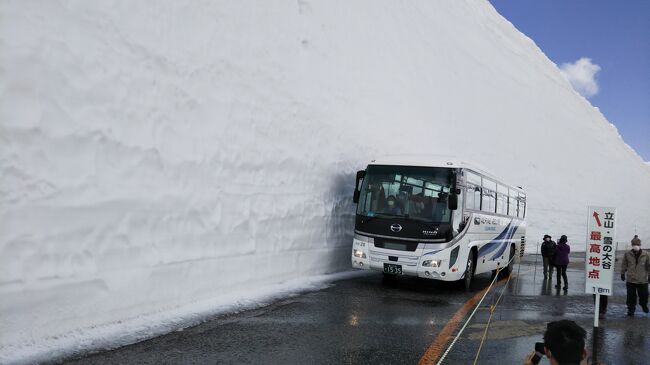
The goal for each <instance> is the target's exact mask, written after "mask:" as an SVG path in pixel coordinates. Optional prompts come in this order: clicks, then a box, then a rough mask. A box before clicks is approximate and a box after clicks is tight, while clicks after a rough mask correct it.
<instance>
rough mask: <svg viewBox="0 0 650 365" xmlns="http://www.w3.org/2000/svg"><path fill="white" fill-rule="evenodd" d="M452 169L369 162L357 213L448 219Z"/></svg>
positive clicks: (439, 221) (442, 220)
mask: <svg viewBox="0 0 650 365" xmlns="http://www.w3.org/2000/svg"><path fill="white" fill-rule="evenodd" d="M451 178H452V169H449V168H444V167H415V166H382V165H370V166H368V169H367V170H366V176H365V178H364V179H363V186H362V188H361V195H360V199H359V204H358V206H357V214H359V215H363V216H367V217H385V218H389V217H400V218H407V219H413V220H418V221H422V222H427V223H449V222H450V220H451V211H450V210H449V208H448V207H447V198H448V196H449V192H450V190H451V183H452V179H451Z"/></svg>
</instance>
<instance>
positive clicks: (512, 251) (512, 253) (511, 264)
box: [503, 246, 515, 275]
mask: <svg viewBox="0 0 650 365" xmlns="http://www.w3.org/2000/svg"><path fill="white" fill-rule="evenodd" d="M513 257H515V246H510V256H508V266H506V267H505V268H504V269H503V271H505V273H506V275H510V274H512V271H513V268H514V267H515V260H514V259H513Z"/></svg>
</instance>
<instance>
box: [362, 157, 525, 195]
mask: <svg viewBox="0 0 650 365" xmlns="http://www.w3.org/2000/svg"><path fill="white" fill-rule="evenodd" d="M369 165H396V166H419V167H447V168H461V169H469V170H472V171H475V172H478V173H480V174H481V175H483V176H485V177H488V178H490V179H492V180H494V181H498V182H501V183H503V184H505V185H508V186H510V187H511V188H513V189H516V190H520V191H521V192H523V191H524V189H523V188H521V187H518V186H516V185H511V184H508V183H506V182H504V181H502V180H501V179H498V178H497V177H495V176H494V175H493V174H491V173H490V172H488V171H487V170H485V169H483V168H481V167H479V165H478V164H476V163H473V162H469V161H467V160H461V159H459V158H458V157H451V156H441V155H388V156H382V157H378V158H376V159H373V160H371V161H370V163H369Z"/></svg>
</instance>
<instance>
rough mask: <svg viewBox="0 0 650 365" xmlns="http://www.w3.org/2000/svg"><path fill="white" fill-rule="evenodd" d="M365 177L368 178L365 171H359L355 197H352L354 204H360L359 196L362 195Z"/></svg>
mask: <svg viewBox="0 0 650 365" xmlns="http://www.w3.org/2000/svg"><path fill="white" fill-rule="evenodd" d="M364 177H366V171H365V170H361V171H357V181H356V183H355V185H354V196H353V197H352V201H354V204H357V203H358V202H359V196H360V195H361V184H362V183H363V178H364Z"/></svg>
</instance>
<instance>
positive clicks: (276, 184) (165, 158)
mask: <svg viewBox="0 0 650 365" xmlns="http://www.w3.org/2000/svg"><path fill="white" fill-rule="evenodd" d="M603 72H606V70H604V71H603ZM396 153H426V154H444V155H456V156H459V157H460V158H468V159H471V160H474V161H477V162H479V163H481V164H482V165H483V166H485V167H486V168H488V169H490V170H491V171H492V172H493V173H494V174H496V175H498V176H502V177H503V178H504V179H506V180H507V181H509V182H511V183H513V184H517V185H521V186H523V187H524V188H525V189H527V191H528V201H529V210H528V224H529V232H528V236H529V242H534V241H536V240H537V239H538V238H539V237H541V235H542V234H543V233H546V232H551V233H554V235H559V234H563V233H565V234H568V235H569V239H570V241H572V242H574V244H575V245H576V248H578V247H579V243H581V242H584V238H583V237H584V234H585V230H586V224H585V223H586V205H587V204H601V205H611V206H616V207H617V208H618V214H619V217H618V218H619V219H618V224H619V229H618V237H617V238H618V240H620V241H628V240H629V238H630V237H631V235H632V234H633V233H634V230H635V229H636V230H637V231H638V234H639V235H640V236H641V237H642V238H644V237H645V239H646V241H647V240H648V239H650V228H648V227H649V225H648V223H649V222H650V208H649V206H650V204H649V203H650V169H649V168H648V166H647V165H645V164H644V163H643V161H642V160H641V159H640V157H639V156H638V155H636V154H635V153H634V151H633V150H631V149H630V148H629V147H628V146H627V145H626V144H625V143H624V142H623V141H622V140H621V138H620V137H619V135H618V133H617V131H616V129H615V128H614V127H613V126H612V125H611V124H609V123H608V122H607V120H606V119H605V118H604V117H603V115H602V114H601V113H600V112H599V111H598V110H597V109H595V108H594V107H593V106H591V105H590V103H589V102H588V101H587V100H585V99H584V98H582V97H581V96H579V95H577V94H576V93H575V92H574V91H573V90H572V89H571V87H570V85H569V84H568V83H567V82H566V81H565V80H564V79H563V77H562V76H561V74H560V72H559V71H558V68H557V67H556V65H555V64H553V63H552V62H551V61H549V60H548V59H547V58H546V57H545V56H544V54H543V53H542V52H541V51H540V50H539V49H538V48H537V47H536V46H535V44H534V43H533V42H532V41H531V40H530V39H528V38H527V37H526V36H524V35H523V34H521V33H520V32H518V31H517V30H516V29H515V28H514V27H513V26H512V25H511V24H510V23H509V22H508V21H507V20H505V19H504V18H502V17H501V16H500V15H499V14H498V13H497V12H496V11H495V10H494V9H493V8H492V6H491V5H490V4H489V3H488V2H487V1H476V0H467V1H444V2H443V1H424V0H423V1H409V2H397V1H354V2H349V1H309V0H298V1H297V2H296V1H274V2H273V3H272V4H271V3H268V2H265V1H234V2H233V1H230V2H225V1H224V2H196V1H155V2H143V1H136V2H134V1H92V2H89V1H63V2H61V1H3V2H1V3H0V297H1V298H2V300H1V301H0V328H1V329H2V330H1V331H0V362H14V361H17V362H26V361H34V360H39V359H43V358H48V357H51V356H56V355H57V354H66V353H70V351H75V350H78V349H86V348H92V347H96V346H101V345H102V344H106V343H111V341H113V343H120V341H121V342H128V341H129V340H132V339H134V338H139V337H142V336H147V335H151V334H154V333H157V332H156V331H157V330H159V329H157V328H158V327H157V325H158V324H160V323H171V324H172V325H171V327H174V326H182V324H183V318H187V316H188V315H189V314H191V313H190V312H192V311H193V310H195V309H192V308H196V305H197V303H210V301H214V300H215V299H218V298H226V299H225V300H227V298H229V297H230V296H231V295H233V293H238V292H241V291H242V290H248V291H249V292H250V291H255V290H260V289H262V288H264V287H265V286H267V285H270V284H276V283H281V282H283V281H285V280H288V279H291V278H296V277H305V276H312V275H317V274H323V273H330V272H335V271H340V270H345V269H347V268H349V256H348V255H349V250H350V242H351V235H352V231H353V211H354V206H353V204H352V202H351V192H352V188H353V179H354V172H355V171H356V170H358V169H362V168H364V166H365V164H367V162H368V161H369V160H370V159H371V158H373V157H376V156H379V155H383V154H396ZM203 308H204V309H205V310H206V311H207V309H208V308H209V306H204V307H203ZM152 314H156V316H157V317H156V318H158V319H159V320H160V321H159V322H158V323H151V321H148V320H142V319H143V318H148V317H147V316H150V315H152ZM194 314H196V313H194ZM198 314H199V315H200V314H201V313H198ZM116 324H117V328H118V329H119V330H118V331H113V332H111V331H107V330H103V329H106V328H113V327H111V326H116ZM171 327H170V328H171ZM107 334H108V335H107ZM116 336H117V340H116V339H115V338H116ZM106 337H108V338H106ZM65 339H68V341H66V340H65Z"/></svg>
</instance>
